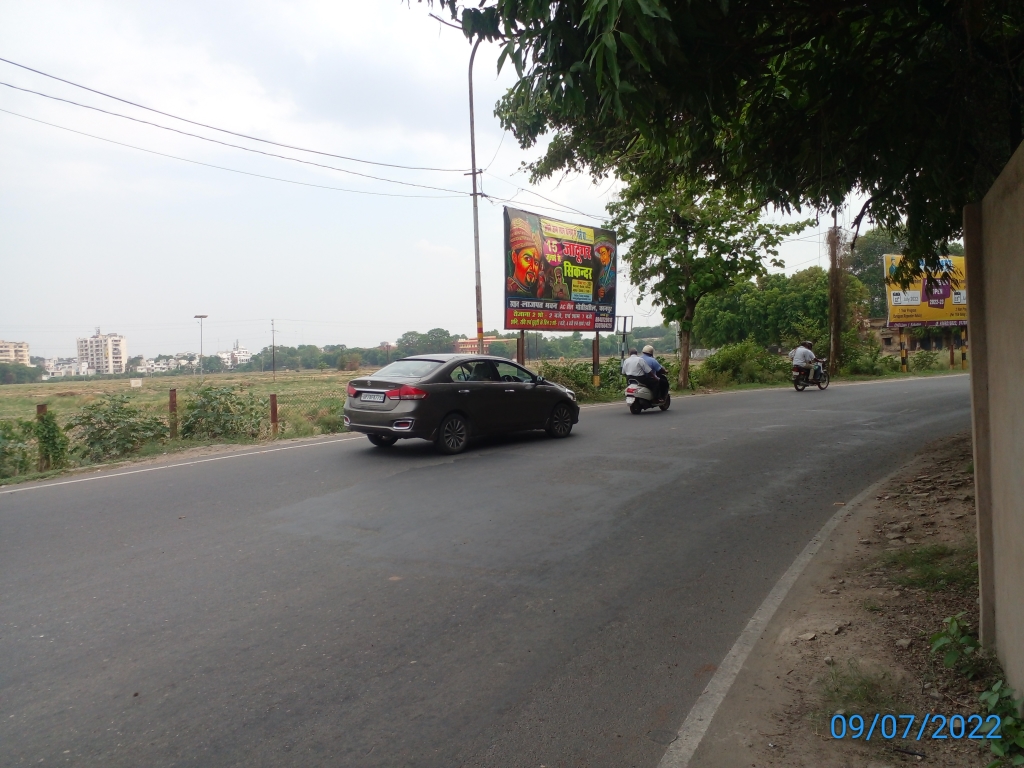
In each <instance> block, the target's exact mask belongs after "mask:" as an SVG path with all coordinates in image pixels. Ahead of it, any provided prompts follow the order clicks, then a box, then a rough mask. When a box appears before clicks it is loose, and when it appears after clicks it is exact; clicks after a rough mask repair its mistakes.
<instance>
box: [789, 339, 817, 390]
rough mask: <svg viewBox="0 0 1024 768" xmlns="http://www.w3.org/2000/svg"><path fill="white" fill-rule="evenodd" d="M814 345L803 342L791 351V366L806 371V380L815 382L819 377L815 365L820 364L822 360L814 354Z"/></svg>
mask: <svg viewBox="0 0 1024 768" xmlns="http://www.w3.org/2000/svg"><path fill="white" fill-rule="evenodd" d="M813 348H814V345H813V344H812V343H811V342H809V341H805V342H803V343H802V344H801V345H800V346H799V347H797V348H796V349H795V350H793V365H796V366H800V367H801V368H803V369H804V370H805V371H807V380H808V381H811V382H816V381H817V380H818V379H820V378H821V377H820V376H819V375H818V366H816V365H815V363H820V362H822V359H821V358H820V357H818V356H817V355H815V354H814V351H813Z"/></svg>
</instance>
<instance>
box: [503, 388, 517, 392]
mask: <svg viewBox="0 0 1024 768" xmlns="http://www.w3.org/2000/svg"><path fill="white" fill-rule="evenodd" d="M505 391H506V392H515V390H514V389H506V390H505Z"/></svg>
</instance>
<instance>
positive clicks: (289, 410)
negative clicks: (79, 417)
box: [0, 371, 361, 437]
mask: <svg viewBox="0 0 1024 768" xmlns="http://www.w3.org/2000/svg"><path fill="white" fill-rule="evenodd" d="M360 373H361V372H360V371H324V372H322V373H321V372H320V371H303V372H297V371H289V372H285V373H282V372H278V374H277V376H276V379H275V377H274V375H273V374H271V373H214V374H207V375H205V376H203V377H201V378H200V377H199V376H150V377H145V378H143V379H142V387H140V388H132V386H131V383H130V382H129V380H128V379H102V380H87V379H68V380H63V379H52V380H50V381H46V382H40V383H38V384H8V385H5V386H2V387H0V419H31V418H33V417H34V416H35V412H36V406H37V405H38V404H40V403H46V406H47V410H49V411H51V412H53V413H54V414H55V415H56V416H57V420H58V421H59V422H61V423H64V422H66V421H67V420H68V419H69V418H70V417H71V415H72V414H74V413H75V412H77V411H78V410H80V409H81V408H82V407H83V406H85V405H89V404H90V403H93V402H95V401H96V400H98V399H99V398H101V397H102V396H103V395H105V394H108V393H115V392H117V393H123V394H127V395H129V397H131V400H132V403H133V404H134V405H135V406H136V407H138V408H140V409H141V410H144V411H147V412H149V413H152V414H154V415H158V416H160V417H162V418H166V417H167V413H168V399H169V395H168V393H169V390H170V389H171V388H176V389H177V390H178V409H179V411H180V410H181V408H182V407H183V406H184V404H185V402H186V401H187V400H188V399H189V397H190V395H191V394H192V393H193V392H195V391H196V390H197V389H198V388H199V387H200V386H201V385H202V384H204V383H205V384H206V385H209V386H214V387H232V388H236V389H239V388H240V389H242V390H244V391H245V392H247V393H248V392H252V393H253V394H255V395H256V396H258V397H268V396H269V395H271V394H276V395H277V396H278V410H279V413H280V417H281V419H282V420H284V421H285V425H286V426H285V430H286V431H287V432H289V433H290V434H289V436H292V437H294V436H296V435H303V434H314V432H315V431H317V430H316V428H315V427H314V426H313V422H315V421H316V418H317V417H318V416H321V415H324V414H326V413H333V412H338V411H340V409H341V406H342V405H343V404H344V402H345V385H346V384H347V383H348V381H349V379H351V378H353V377H355V376H358V375H360ZM310 415H312V418H310ZM302 421H310V426H309V428H306V427H305V426H304V425H303V424H302V423H301V422H302ZM289 427H290V429H289Z"/></svg>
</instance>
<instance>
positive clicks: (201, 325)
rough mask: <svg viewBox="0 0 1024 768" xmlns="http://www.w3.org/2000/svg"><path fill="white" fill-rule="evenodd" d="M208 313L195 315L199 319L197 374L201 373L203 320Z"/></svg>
mask: <svg viewBox="0 0 1024 768" xmlns="http://www.w3.org/2000/svg"><path fill="white" fill-rule="evenodd" d="M208 317H209V315H196V319H197V320H199V375H200V376H202V375H203V320H205V319H206V318H208Z"/></svg>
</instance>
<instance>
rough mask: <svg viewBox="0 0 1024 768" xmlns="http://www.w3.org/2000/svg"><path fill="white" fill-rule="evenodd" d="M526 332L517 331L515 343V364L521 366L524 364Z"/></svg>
mask: <svg viewBox="0 0 1024 768" xmlns="http://www.w3.org/2000/svg"><path fill="white" fill-rule="evenodd" d="M525 358H526V331H519V339H518V340H517V341H516V362H517V363H519V364H520V365H523V364H524V363H525V362H526V359H525Z"/></svg>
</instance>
